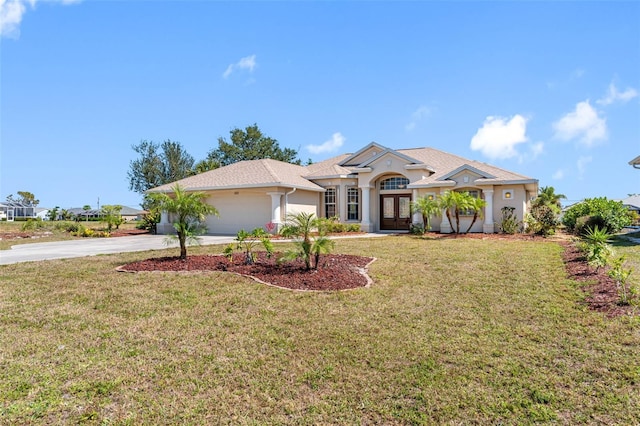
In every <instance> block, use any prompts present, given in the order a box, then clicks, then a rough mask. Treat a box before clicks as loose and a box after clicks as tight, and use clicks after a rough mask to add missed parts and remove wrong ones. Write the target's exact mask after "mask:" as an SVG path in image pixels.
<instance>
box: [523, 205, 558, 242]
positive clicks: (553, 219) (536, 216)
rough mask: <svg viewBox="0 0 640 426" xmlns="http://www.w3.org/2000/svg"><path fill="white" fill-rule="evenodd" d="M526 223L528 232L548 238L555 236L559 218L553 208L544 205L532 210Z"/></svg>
mask: <svg viewBox="0 0 640 426" xmlns="http://www.w3.org/2000/svg"><path fill="white" fill-rule="evenodd" d="M525 223H526V224H527V231H528V232H531V233H534V234H536V235H543V236H545V237H546V236H548V235H553V234H555V232H556V228H557V227H558V216H557V213H556V211H555V210H554V209H553V208H552V207H550V206H547V205H544V204H543V205H539V206H534V207H532V208H531V212H530V213H529V214H528V215H527V217H526V219H525Z"/></svg>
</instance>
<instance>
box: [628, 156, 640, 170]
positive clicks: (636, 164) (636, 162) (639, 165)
mask: <svg viewBox="0 0 640 426" xmlns="http://www.w3.org/2000/svg"><path fill="white" fill-rule="evenodd" d="M629 164H630V165H632V166H633V168H634V169H640V155H638V156H637V157H636V158H634V159H633V160H631V161H629Z"/></svg>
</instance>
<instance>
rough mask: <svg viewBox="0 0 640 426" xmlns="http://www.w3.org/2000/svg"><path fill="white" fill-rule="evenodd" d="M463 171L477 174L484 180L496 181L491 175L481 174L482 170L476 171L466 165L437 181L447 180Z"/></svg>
mask: <svg viewBox="0 0 640 426" xmlns="http://www.w3.org/2000/svg"><path fill="white" fill-rule="evenodd" d="M464 170H467V171H469V172H472V173H475V174H477V175H479V176H482V178H484V179H496V177H495V176H493V175H491V174H489V173H486V172H483V171H482V170H480V169H476V168H475V167H473V166H470V165H468V164H463V165H462V166H460V167H458V168H457V169H455V170H452V171H450V172H449V173H447V174H446V175H444V176H440V177H439V178H438V180H447V179H449V178H450V177H452V176H455V175H457V174H458V173H460V172H462V171H464Z"/></svg>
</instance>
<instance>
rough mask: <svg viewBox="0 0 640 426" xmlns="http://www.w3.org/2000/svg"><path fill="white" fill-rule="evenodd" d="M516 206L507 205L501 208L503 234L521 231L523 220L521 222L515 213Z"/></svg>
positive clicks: (501, 229) (501, 230)
mask: <svg viewBox="0 0 640 426" xmlns="http://www.w3.org/2000/svg"><path fill="white" fill-rule="evenodd" d="M515 210H516V208H515V207H508V206H505V207H503V208H501V209H500V211H501V212H502V220H501V221H500V232H502V233H503V234H515V233H516V232H520V230H521V228H522V222H520V221H519V220H518V219H517V218H516V215H515V213H514V212H515Z"/></svg>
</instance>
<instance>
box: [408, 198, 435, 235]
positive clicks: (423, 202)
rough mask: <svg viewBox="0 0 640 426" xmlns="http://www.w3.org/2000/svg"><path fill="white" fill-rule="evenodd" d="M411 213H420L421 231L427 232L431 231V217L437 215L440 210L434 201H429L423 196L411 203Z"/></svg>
mask: <svg viewBox="0 0 640 426" xmlns="http://www.w3.org/2000/svg"><path fill="white" fill-rule="evenodd" d="M411 212H412V213H420V215H421V216H422V225H423V229H424V231H425V232H427V231H431V217H432V216H437V215H439V214H440V212H441V210H440V206H439V205H438V202H437V201H436V200H435V199H429V197H428V196H424V197H420V198H418V199H416V200H415V201H412V202H411Z"/></svg>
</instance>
